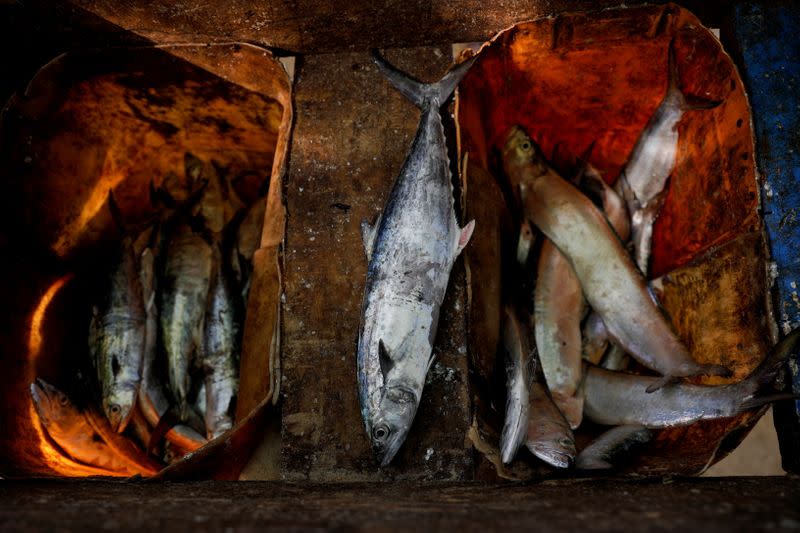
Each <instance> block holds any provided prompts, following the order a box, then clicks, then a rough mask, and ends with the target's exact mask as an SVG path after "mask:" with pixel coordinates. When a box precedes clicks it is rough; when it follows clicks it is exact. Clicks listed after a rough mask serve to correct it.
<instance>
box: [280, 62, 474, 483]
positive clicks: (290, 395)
mask: <svg viewBox="0 0 800 533" xmlns="http://www.w3.org/2000/svg"><path fill="white" fill-rule="evenodd" d="M388 59H389V60H390V61H392V62H396V64H397V65H398V67H399V68H401V69H408V70H409V71H410V72H411V73H412V74H414V75H417V76H420V77H422V78H424V79H427V80H429V81H432V80H436V79H438V78H439V77H440V76H441V75H442V74H443V73H444V72H445V71H446V69H447V67H448V66H449V65H450V63H451V58H450V49H449V47H448V48H446V49H437V48H418V49H408V50H404V51H402V52H391V51H390V52H389V53H388ZM294 98H295V117H296V122H295V128H294V133H293V143H292V148H291V152H290V161H289V174H288V178H287V182H286V183H287V186H286V193H285V194H286V200H287V210H288V214H289V217H288V224H287V234H286V249H285V269H286V275H285V278H284V280H285V285H284V300H285V302H284V308H283V328H284V329H283V337H282V345H283V350H282V353H283V359H282V364H283V376H284V379H283V381H282V387H281V400H282V413H283V454H282V457H283V462H282V467H283V475H284V478H285V479H288V480H297V479H311V480H324V481H333V480H345V479H348V480H364V479H386V478H413V479H424V478H438V479H465V478H466V477H467V476H468V472H469V471H470V468H471V464H472V461H471V457H472V456H471V450H470V449H469V448H468V445H467V444H465V436H466V432H467V428H468V426H469V421H470V404H469V397H468V389H467V384H466V382H467V359H466V341H465V325H464V313H463V310H464V307H465V304H464V290H463V267H462V266H461V264H460V262H458V263H457V264H456V268H455V269H454V275H453V277H452V278H451V285H450V289H449V291H448V295H447V297H446V299H445V304H444V306H443V308H442V315H441V320H440V324H439V334H438V339H437V342H436V345H435V348H434V353H435V354H436V357H437V361H436V362H435V363H434V365H433V367H432V369H431V371H430V373H429V381H428V383H427V385H426V387H425V390H424V391H423V395H422V402H421V405H420V407H419V411H418V412H417V416H416V421H415V423H414V425H413V427H412V428H411V433H410V435H409V437H408V439H407V441H406V443H405V444H404V446H403V448H402V449H401V450H400V453H399V455H398V457H397V458H396V459H395V460H394V461H393V463H392V465H391V466H390V467H389V468H387V469H384V470H382V471H381V470H379V469H378V467H377V464H376V461H375V457H374V454H373V452H372V449H371V448H370V444H369V440H368V438H367V435H366V431H365V429H364V423H363V420H362V418H361V411H360V408H359V403H358V397H357V385H356V344H357V334H358V327H359V322H360V314H361V301H362V295H363V290H364V283H365V280H366V270H367V260H366V258H365V255H364V248H363V244H362V242H361V232H360V229H359V224H360V222H361V220H362V219H365V218H366V219H369V220H370V221H372V220H373V219H374V218H375V217H376V216H377V215H378V213H380V212H381V210H382V209H383V206H384V203H385V202H386V199H387V197H388V195H389V191H390V189H391V186H392V183H393V182H394V179H395V176H396V175H397V174H398V173H399V171H400V168H401V166H402V163H403V160H404V157H405V155H406V153H407V152H408V150H409V148H410V146H411V141H412V139H413V137H414V134H415V132H416V128H417V123H418V121H419V111H418V110H417V109H416V108H415V107H414V106H413V104H411V103H410V102H408V101H406V100H405V99H404V98H403V96H402V95H400V93H398V92H397V91H396V90H395V89H393V88H392V87H391V86H390V85H389V84H388V82H386V81H385V80H384V79H383V77H382V76H381V75H380V74H379V73H378V71H377V69H376V67H375V66H374V65H373V63H372V60H371V59H370V57H369V56H368V55H367V54H342V55H327V56H326V55H320V56H309V57H306V58H304V60H303V61H302V63H301V64H300V66H299V68H298V70H297V72H296V78H295V92H294ZM452 138H454V137H453V136H452V134H451V139H452Z"/></svg>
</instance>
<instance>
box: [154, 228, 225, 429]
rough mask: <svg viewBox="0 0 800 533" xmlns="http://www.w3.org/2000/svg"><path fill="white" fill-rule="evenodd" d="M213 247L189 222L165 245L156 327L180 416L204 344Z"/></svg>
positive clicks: (185, 412)
mask: <svg viewBox="0 0 800 533" xmlns="http://www.w3.org/2000/svg"><path fill="white" fill-rule="evenodd" d="M212 254H213V251H212V248H211V245H210V244H209V243H208V241H207V240H206V239H205V238H204V237H203V236H202V235H201V234H199V233H196V232H195V231H194V230H193V229H192V227H191V226H190V225H189V224H188V223H181V224H179V225H178V226H177V227H176V228H175V230H174V232H173V234H172V236H171V237H170V239H169V242H168V244H167V247H166V260H165V265H164V277H163V280H164V287H163V290H162V291H161V301H160V305H159V308H160V312H161V314H160V315H159V326H160V330H161V338H162V339H163V343H164V351H165V353H166V355H167V368H168V376H169V385H170V389H171V390H172V394H173V396H174V398H175V400H176V401H177V404H178V409H179V412H180V416H181V419H182V420H183V421H184V422H186V421H188V419H189V416H190V413H189V411H190V410H191V407H190V406H189V404H188V401H187V395H188V394H189V389H190V386H191V383H190V379H189V368H190V367H191V365H192V364H193V362H194V357H195V353H196V352H197V350H199V349H200V347H201V346H202V345H203V320H204V318H205V309H206V300H207V298H208V292H209V288H210V283H211V269H212Z"/></svg>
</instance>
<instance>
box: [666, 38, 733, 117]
mask: <svg viewBox="0 0 800 533" xmlns="http://www.w3.org/2000/svg"><path fill="white" fill-rule="evenodd" d="M667 63H668V67H667V68H668V69H669V87H668V89H667V96H668V97H669V96H673V97H676V98H677V100H678V101H679V102H680V104H679V105H680V108H681V109H683V110H684V111H692V110H695V109H713V108H715V107H717V106H718V105H719V104H721V103H722V100H709V99H707V98H698V97H696V96H692V95H690V94H686V93H684V92H683V91H681V88H680V79H679V77H678V65H677V63H676V61H675V38H674V37H673V38H672V40H671V41H670V42H669V55H668V59H667Z"/></svg>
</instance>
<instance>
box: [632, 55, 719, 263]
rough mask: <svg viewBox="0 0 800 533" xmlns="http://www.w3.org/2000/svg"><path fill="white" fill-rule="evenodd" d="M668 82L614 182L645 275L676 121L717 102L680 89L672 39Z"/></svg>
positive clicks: (672, 161) (669, 166)
mask: <svg viewBox="0 0 800 533" xmlns="http://www.w3.org/2000/svg"><path fill="white" fill-rule="evenodd" d="M667 63H668V71H669V83H668V86H667V92H666V94H665V95H664V98H663V100H662V101H661V104H660V105H659V106H658V109H656V111H655V113H653V116H651V117H650V120H649V121H648V122H647V125H646V126H645V128H644V130H643V131H642V133H641V135H639V139H638V140H637V141H636V145H635V146H634V147H633V151H632V152H631V155H630V157H629V158H628V162H627V163H626V164H625V167H624V168H623V170H622V174H621V176H620V179H619V180H618V182H617V190H618V192H620V194H621V195H622V196H623V198H625V201H626V203H627V204H628V209H629V210H630V213H631V225H632V233H633V235H632V241H633V248H634V256H635V259H636V264H637V266H638V267H639V269H640V270H641V271H642V272H643V273H644V274H645V275H647V272H648V268H649V262H650V247H651V242H652V236H653V223H654V222H655V220H656V218H657V217H658V214H659V212H660V211H661V207H662V205H663V203H664V199H665V198H666V189H665V187H666V184H667V179H668V178H669V176H670V174H672V170H673V168H674V167H675V160H676V157H677V153H678V123H679V122H680V121H681V118H682V117H683V114H684V113H685V112H686V111H689V110H693V109H711V108H713V107H716V106H718V105H719V104H720V102H718V101H709V100H700V99H696V98H692V97H689V96H687V95H684V94H683V93H682V92H681V90H680V85H679V79H678V69H677V65H676V64H675V50H674V41H673V42H670V45H669V52H668V60H667Z"/></svg>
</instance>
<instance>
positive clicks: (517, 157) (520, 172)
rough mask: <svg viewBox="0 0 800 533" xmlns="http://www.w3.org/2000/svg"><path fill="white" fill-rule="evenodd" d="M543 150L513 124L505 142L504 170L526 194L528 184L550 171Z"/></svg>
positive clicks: (512, 181) (514, 185)
mask: <svg viewBox="0 0 800 533" xmlns="http://www.w3.org/2000/svg"><path fill="white" fill-rule="evenodd" d="M549 168H550V167H549V165H548V164H547V161H546V160H545V158H544V156H543V155H542V152H541V150H540V149H539V147H538V146H537V145H536V143H535V142H534V141H533V139H531V138H530V137H529V136H528V134H527V133H525V131H524V130H523V129H522V128H521V127H519V126H513V127H512V128H511V130H509V132H508V135H507V136H506V140H505V143H504V144H503V170H504V171H505V173H506V176H507V177H508V179H509V181H510V182H511V185H512V186H513V187H514V188H515V189H519V190H520V193H522V194H523V196H524V192H523V191H524V189H525V187H526V184H528V183H530V181H532V180H534V179H536V178H538V177H540V176H543V175H544V174H546V173H547V172H549Z"/></svg>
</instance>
